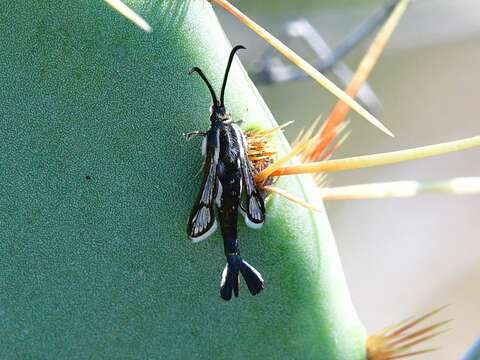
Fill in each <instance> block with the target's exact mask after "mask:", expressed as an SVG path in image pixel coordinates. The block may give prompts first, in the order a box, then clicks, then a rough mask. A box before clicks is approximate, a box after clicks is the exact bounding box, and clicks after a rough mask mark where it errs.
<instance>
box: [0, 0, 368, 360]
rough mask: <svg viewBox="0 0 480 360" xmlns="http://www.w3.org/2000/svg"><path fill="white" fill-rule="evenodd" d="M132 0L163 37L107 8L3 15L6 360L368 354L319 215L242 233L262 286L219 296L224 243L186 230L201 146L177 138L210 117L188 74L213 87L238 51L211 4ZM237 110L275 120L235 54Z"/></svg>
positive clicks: (1, 194)
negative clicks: (192, 237)
mask: <svg viewBox="0 0 480 360" xmlns="http://www.w3.org/2000/svg"><path fill="white" fill-rule="evenodd" d="M128 4H130V5H131V6H132V7H133V8H135V9H136V10H137V11H138V12H139V13H140V14H142V15H144V16H145V17H146V19H147V20H148V21H149V23H150V24H151V25H152V27H153V28H154V32H153V33H152V34H146V33H144V32H142V31H141V30H140V29H138V28H136V27H135V26H134V25H133V24H131V23H130V22H129V21H127V20H126V19H124V18H123V17H121V16H120V15H119V14H117V13H116V12H114V11H113V10H112V9H110V8H109V7H108V6H107V5H105V4H104V3H103V2H101V1H81V2H69V3H60V2H56V1H44V2H27V3H24V2H13V3H10V4H9V6H7V7H4V10H3V11H2V13H1V14H0V33H1V34H2V38H3V49H2V51H1V52H0V68H1V71H0V73H1V74H2V75H1V81H2V87H1V93H0V99H1V100H0V102H1V103H0V105H1V106H0V133H1V143H0V144H1V145H0V169H1V178H0V204H1V209H2V211H1V213H0V254H1V261H0V358H2V359H22V360H23V359H32V360H33V359H35V360H37V359H49V360H50V359H139V358H148V359H185V358H195V359H212V358H215V359H232V358H235V359H254V358H276V359H281V358H285V359H308V358H319V356H321V358H325V359H330V358H342V359H347V358H348V359H363V358H364V336H365V334H364V329H363V327H362V325H361V324H360V323H359V321H358V319H357V317H356V315H355V312H354V310H353V308H352V305H351V303H350V298H349V295H348V291H347V288H346V284H345V281H344V279H343V273H342V270H341V266H340V262H339V259H338V255H337V252H336V247H335V243H334V241H333V237H332V234H331V231H330V227H329V225H328V221H327V219H326V216H325V213H324V212H322V213H321V214H312V213H310V212H308V211H307V210H304V209H301V208H298V207H297V206H295V205H291V204H289V203H288V202H286V201H284V200H281V199H273V201H271V203H270V204H269V205H268V210H267V211H268V213H267V217H268V219H267V224H266V225H265V227H264V228H263V229H262V230H261V231H253V230H250V229H247V228H246V227H245V226H243V225H240V229H239V233H240V237H241V238H240V240H241V246H242V254H243V255H244V257H245V259H246V260H247V261H249V262H250V263H251V264H253V265H254V266H255V267H257V269H258V270H259V271H260V272H261V273H262V274H263V276H264V278H265V279H266V286H267V288H266V290H265V291H264V292H263V293H262V294H261V295H259V296H258V297H251V296H250V295H249V294H248V292H247V291H246V288H245V286H242V289H241V295H240V298H239V299H235V300H234V301H232V302H229V303H227V302H223V301H222V300H221V299H220V298H219V295H218V287H219V281H220V275H221V271H222V269H223V267H224V261H225V259H224V256H223V248H222V242H221V239H220V236H219V235H218V234H216V235H215V236H213V237H212V238H211V239H210V240H209V241H205V242H202V243H200V244H192V243H191V242H190V241H188V239H187V236H186V230H185V227H186V219H187V217H188V214H189V212H190V207H191V204H192V202H193V201H194V199H195V194H196V192H197V190H198V186H199V182H200V178H199V177H198V176H197V177H196V176H195V175H196V174H197V172H198V170H199V168H200V166H201V155H200V144H199V142H198V141H191V142H186V141H185V140H184V138H183V137H182V135H181V134H182V133H183V132H187V131H191V130H197V129H200V130H202V129H206V128H207V127H208V107H209V101H210V99H209V94H208V92H207V91H206V89H205V87H204V85H203V83H201V82H200V80H199V79H198V78H197V77H189V76H188V75H187V71H188V69H189V68H190V67H191V66H193V65H196V66H200V67H201V68H203V69H204V70H205V72H206V74H207V76H209V78H210V79H211V80H212V81H213V83H214V84H215V85H214V86H215V87H216V88H218V87H219V84H220V81H221V76H222V74H223V71H224V66H225V62H226V58H227V56H228V52H229V49H230V47H229V44H228V42H227V41H226V38H225V36H224V34H223V32H222V31H221V29H220V27H219V25H218V23H217V21H216V18H215V17H214V15H213V12H212V11H211V8H210V5H208V4H207V3H206V2H203V1H192V2H183V1H178V2H176V1H174V2H169V1H164V2H160V1H155V2H154V1H151V2H150V1H145V2H140V1H129V2H128ZM246 45H247V46H248V44H246ZM226 103H227V104H228V105H229V106H230V109H231V110H232V112H233V114H234V116H235V117H237V118H238V117H239V116H240V115H241V114H243V113H244V112H245V110H246V108H248V118H247V123H248V124H249V126H252V125H256V126H262V127H264V126H271V125H273V124H274V122H273V119H272V117H271V115H270V113H269V111H268V109H267V108H266V106H265V105H264V103H263V101H262V100H261V98H260V96H259V95H258V93H257V92H256V90H255V89H254V87H253V86H252V84H251V83H250V81H249V80H248V79H247V77H246V76H245V73H244V71H243V70H242V69H241V68H240V66H238V64H236V65H235V66H234V67H233V69H232V74H231V77H230V79H229V86H228V90H227V99H226ZM87 176H88V177H90V180H88V179H87ZM279 185H280V186H282V187H285V188H287V189H288V190H289V191H291V192H293V193H296V194H297V195H304V194H309V195H310V196H314V195H315V194H314V193H313V191H314V186H313V184H312V182H311V180H310V179H309V178H306V179H304V180H303V181H302V182H300V181H299V179H297V178H290V179H285V180H282V181H281V182H280V183H279Z"/></svg>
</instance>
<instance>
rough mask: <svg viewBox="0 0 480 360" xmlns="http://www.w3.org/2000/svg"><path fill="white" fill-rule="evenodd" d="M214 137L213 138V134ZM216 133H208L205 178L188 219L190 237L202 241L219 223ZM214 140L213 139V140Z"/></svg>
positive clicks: (204, 168)
mask: <svg viewBox="0 0 480 360" xmlns="http://www.w3.org/2000/svg"><path fill="white" fill-rule="evenodd" d="M211 135H214V138H213V139H212V136H211ZM215 137H216V135H215V134H207V138H206V146H204V149H205V154H204V156H205V160H204V165H203V179H202V185H201V187H200V191H199V193H198V195H197V199H196V201H195V204H194V205H193V208H192V212H191V213H190V218H189V219H188V224H187V232H188V237H189V238H190V239H191V240H192V241H194V242H198V241H202V240H205V239H207V238H208V237H209V236H210V235H212V234H213V233H214V232H215V230H216V228H217V223H216V219H215V197H216V193H217V162H218V151H219V150H218V146H217V144H218V142H217V141H216V138H215ZM212 140H213V141H212Z"/></svg>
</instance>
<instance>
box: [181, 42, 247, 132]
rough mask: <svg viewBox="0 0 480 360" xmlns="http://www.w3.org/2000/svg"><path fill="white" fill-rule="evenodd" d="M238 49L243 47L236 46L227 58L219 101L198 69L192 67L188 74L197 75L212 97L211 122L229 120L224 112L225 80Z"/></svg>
mask: <svg viewBox="0 0 480 360" xmlns="http://www.w3.org/2000/svg"><path fill="white" fill-rule="evenodd" d="M240 49H245V47H244V46H242V45H237V46H235V47H234V48H233V49H232V51H231V52H230V56H229V57H228V63H227V68H226V69H225V75H224V77H223V84H222V89H221V92H220V101H218V99H217V95H216V94H215V91H214V90H213V87H212V85H211V84H210V82H209V81H208V79H207V77H206V76H205V74H204V73H203V71H202V70H201V69H200V68H198V67H196V66H195V67H193V68H192V69H191V70H190V72H189V74H192V73H193V72H196V73H198V75H200V77H201V78H202V80H203V81H204V82H205V84H206V85H207V87H208V90H209V91H210V95H211V96H212V103H213V105H212V107H211V109H210V110H211V115H210V120H211V121H212V123H213V122H215V121H225V120H228V119H229V118H230V114H229V113H227V112H226V110H225V101H224V100H225V87H226V86H227V79H228V73H229V72H230V67H231V66H232V61H233V57H234V56H235V53H236V52H237V51H238V50H240Z"/></svg>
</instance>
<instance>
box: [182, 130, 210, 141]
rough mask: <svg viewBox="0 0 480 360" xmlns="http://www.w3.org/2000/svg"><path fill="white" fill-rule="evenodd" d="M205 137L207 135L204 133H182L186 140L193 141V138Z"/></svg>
mask: <svg viewBox="0 0 480 360" xmlns="http://www.w3.org/2000/svg"><path fill="white" fill-rule="evenodd" d="M206 135H207V132H206V131H191V132H188V133H183V136H184V137H185V139H187V140H191V139H193V138H194V137H197V136H206Z"/></svg>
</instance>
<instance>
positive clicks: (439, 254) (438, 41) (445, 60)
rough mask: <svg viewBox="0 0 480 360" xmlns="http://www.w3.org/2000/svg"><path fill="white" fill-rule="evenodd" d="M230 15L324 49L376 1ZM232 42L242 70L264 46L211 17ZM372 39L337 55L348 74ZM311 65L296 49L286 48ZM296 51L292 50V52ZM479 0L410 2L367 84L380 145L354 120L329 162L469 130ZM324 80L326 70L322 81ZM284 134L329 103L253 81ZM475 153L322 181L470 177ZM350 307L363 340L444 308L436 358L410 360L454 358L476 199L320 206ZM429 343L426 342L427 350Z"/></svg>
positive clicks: (253, 8)
mask: <svg viewBox="0 0 480 360" xmlns="http://www.w3.org/2000/svg"><path fill="white" fill-rule="evenodd" d="M234 3H235V5H237V6H238V7H239V8H240V9H241V10H243V11H244V12H246V13H247V14H248V15H249V16H250V17H252V18H253V19H254V20H256V21H257V22H258V23H260V24H262V25H263V26H264V27H265V28H267V29H268V30H269V31H270V32H272V33H273V34H274V35H278V34H280V33H282V30H283V26H284V24H285V23H286V22H287V21H290V20H296V19H299V18H305V19H307V20H308V21H309V22H310V23H311V24H312V25H313V27H314V28H315V29H316V30H317V31H318V32H319V33H320V34H321V35H322V37H323V38H324V39H325V41H326V42H327V43H328V44H329V45H330V46H331V47H335V45H336V44H338V43H339V41H340V40H341V39H342V37H343V36H344V35H346V34H347V33H348V32H350V31H351V30H352V29H353V28H354V27H355V26H356V25H358V24H359V23H361V22H362V21H363V20H365V19H366V18H367V17H368V16H369V15H371V14H372V13H373V12H375V10H378V9H379V8H381V7H382V6H384V5H385V2H384V1H378V0H364V1H347V0H342V1H339V0H335V1H334V0H328V1H327V0H316V1H313V0H296V1H275V2H272V1H269V2H266V1H258V0H237V1H235V2H234ZM216 12H217V14H218V16H219V18H220V21H221V22H222V24H223V25H224V28H225V31H226V32H227V35H228V37H229V38H230V40H231V42H232V43H241V44H244V45H246V46H247V48H248V51H245V52H243V53H242V54H241V55H240V56H241V58H242V61H243V63H244V65H245V66H246V67H247V69H253V68H254V64H255V61H256V60H258V58H259V57H260V55H261V54H262V53H263V52H264V51H265V50H266V49H267V45H266V44H265V43H264V42H263V41H262V40H260V39H259V38H258V37H257V36H255V35H254V34H253V33H252V32H250V31H249V30H248V29H246V28H245V27H244V26H243V25H241V24H240V23H239V22H237V20H235V19H234V18H233V17H231V16H230V15H229V14H227V13H225V12H223V11H222V10H220V9H218V8H217V9H216ZM371 39H372V37H369V38H368V39H367V40H366V41H364V42H362V43H361V44H360V46H359V47H358V48H357V49H356V50H355V51H354V52H353V53H352V54H351V55H350V56H348V58H347V59H346V63H347V64H348V65H349V66H350V67H351V68H352V69H355V68H356V65H357V64H358V62H359V60H360V57H361V56H362V55H363V54H364V52H365V51H366V49H367V46H368V45H369V43H370V41H371ZM289 45H291V47H292V48H294V49H295V50H298V51H299V52H300V53H301V55H305V56H306V57H307V58H310V59H311V58H312V57H311V56H312V54H310V53H309V52H308V51H307V50H306V49H305V47H304V46H303V45H302V43H301V42H295V41H293V42H290V43H289ZM302 46H303V47H302ZM479 67H480V2H479V1H478V0H456V1H449V0H418V1H416V2H414V3H412V4H411V5H410V7H409V9H408V10H407V12H406V14H405V15H404V17H403V19H402V21H401V23H400V25H399V27H398V28H397V30H396V31H395V33H394V35H393V37H392V39H391V41H390V43H389V46H388V48H387V49H386V51H385V53H384V55H383V56H382V58H381V59H380V61H379V64H378V65H377V66H376V68H375V69H374V71H373V74H372V76H371V77H370V79H369V85H370V86H371V88H372V89H373V90H374V91H375V93H376V95H377V96H378V97H379V99H380V100H381V102H382V105H383V109H382V110H381V111H380V112H379V114H378V115H379V117H380V119H381V120H382V121H383V122H384V124H386V125H387V127H389V128H390V129H391V130H392V131H393V132H394V133H395V135H396V138H394V139H391V138H389V137H387V136H386V135H383V134H382V133H380V132H379V131H378V130H377V129H375V128H374V127H373V126H371V125H369V124H368V123H367V122H366V121H364V120H362V119H360V118H359V117H358V116H357V115H351V116H350V119H351V120H352V121H351V129H353V133H352V135H351V137H350V138H349V139H348V141H347V142H346V143H345V144H344V145H343V146H342V147H341V148H340V150H339V151H338V152H337V153H336V156H335V157H336V158H341V157H347V156H354V155H363V154H370V153H376V152H385V151H393V150H398V149H404V148H409V147H416V146H422V145H429V144H434V143H439V142H443V141H449V140H456V139H460V138H464V137H470V136H474V135H478V134H479V129H480V122H479V117H480V115H478V112H479V110H478V103H479V102H480V94H479V91H478V84H479V83H480V69H479ZM327 75H328V74H327ZM258 88H259V91H260V92H261V94H262V95H263V97H264V99H265V101H266V102H267V104H268V105H269V107H270V109H271V111H272V112H273V113H274V115H275V117H276V119H277V121H278V122H279V123H283V122H287V121H290V120H294V121H295V124H294V125H292V126H290V127H289V128H288V129H287V131H286V133H287V136H288V137H289V139H290V140H293V139H294V137H295V136H296V134H297V133H298V132H299V130H300V129H301V128H304V127H308V126H309V125H310V124H311V123H312V121H313V120H314V119H315V118H316V117H317V116H318V115H319V114H324V115H327V114H328V113H329V111H330V110H331V108H332V106H333V105H334V104H335V99H334V98H333V96H331V95H330V94H329V93H327V92H326V91H325V90H323V89H322V88H321V87H320V86H319V85H318V84H316V83H314V82H313V81H311V80H299V81H293V82H287V83H276V84H271V85H258ZM479 158H480V151H479V150H469V151H465V152H461V153H457V154H452V155H447V156H442V157H437V158H430V159H426V160H420V161H414V162H409V163H403V164H399V165H391V166H386V167H381V168H373V169H366V170H356V171H350V172H344V173H337V174H332V175H331V176H330V180H331V181H332V186H340V185H350V184H360V183H368V182H380V181H394V180H442V179H448V178H453V177H460V176H480V166H479ZM326 208H327V211H328V213H329V218H330V221H331V225H332V228H333V231H334V233H335V235H336V239H337V243H338V247H339V251H340V256H341V258H342V262H343V264H344V269H345V273H346V278H347V281H348V283H349V286H350V290H351V295H352V298H353V302H354V304H355V306H356V308H357V310H358V313H359V316H360V317H361V319H362V321H363V322H364V324H365V325H366V327H367V329H368V330H369V332H373V331H375V330H379V329H381V328H383V327H385V326H387V325H390V324H393V323H396V322H398V321H399V320H403V319H404V318H406V317H409V316H414V315H420V314H423V313H425V312H428V311H430V310H432V309H434V308H436V307H439V306H441V305H444V304H451V305H450V307H449V308H447V309H446V310H444V311H443V312H442V313H441V314H440V315H437V317H436V318H435V319H436V320H445V319H449V318H453V319H454V321H453V322H452V323H451V325H450V328H451V331H449V332H448V333H446V334H444V335H441V336H440V337H439V338H437V339H436V340H434V341H432V343H431V344H432V345H433V346H439V347H441V350H439V351H438V352H435V353H433V354H430V355H424V356H423V357H418V358H419V359H420V358H421V359H425V360H427V359H435V360H452V359H459V358H461V356H462V354H464V353H465V351H466V350H467V348H468V347H469V346H470V345H471V344H472V342H473V341H474V339H475V338H476V337H478V336H480V251H479V250H480V238H479V230H480V220H479V210H480V196H448V195H421V196H418V197H415V198H409V199H386V200H356V201H339V202H327V203H326ZM429 345H430V344H429ZM428 347H430V346H428Z"/></svg>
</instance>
